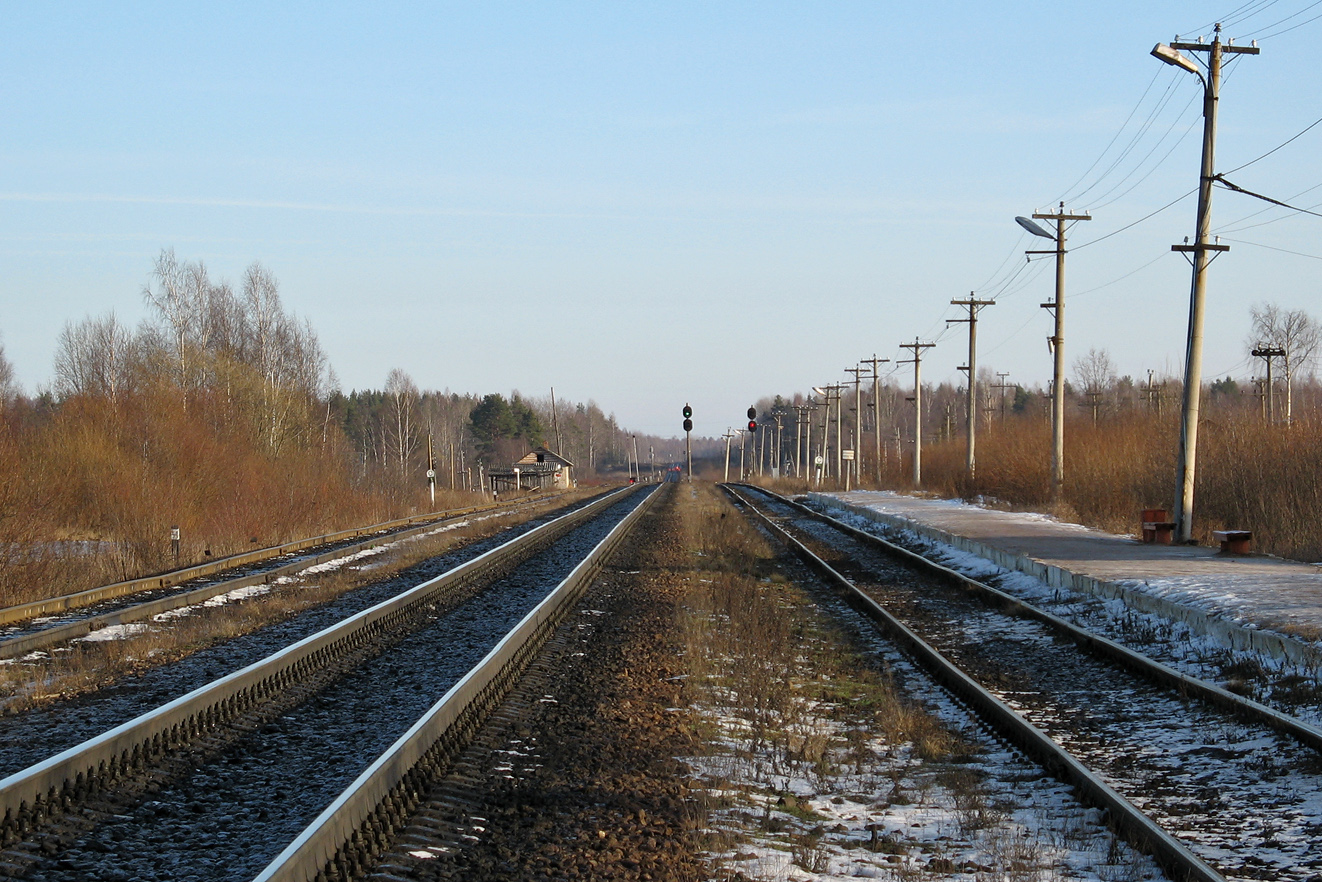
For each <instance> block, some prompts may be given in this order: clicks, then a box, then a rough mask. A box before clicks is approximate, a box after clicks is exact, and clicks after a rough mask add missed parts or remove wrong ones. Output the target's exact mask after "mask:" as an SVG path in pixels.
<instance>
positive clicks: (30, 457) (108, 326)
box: [0, 250, 674, 604]
mask: <svg viewBox="0 0 1322 882" xmlns="http://www.w3.org/2000/svg"><path fill="white" fill-rule="evenodd" d="M142 295H143V298H144V301H145V302H146V304H147V306H148V308H149V318H148V319H146V320H144V321H143V323H142V324H140V325H139V326H138V327H136V328H130V327H127V326H125V325H124V324H123V323H122V322H121V321H120V320H119V319H118V318H117V317H116V316H115V314H114V313H113V312H111V313H107V314H105V315H101V316H89V317H87V318H84V319H82V320H79V321H69V322H67V323H66V324H65V327H64V329H63V331H62V332H61V334H60V338H59V341H58V345H57V351H56V356H55V364H54V373H53V380H52V383H51V386H50V388H49V389H47V390H44V391H42V392H41V393H39V394H37V395H33V396H25V395H22V394H20V393H19V391H18V389H17V388H16V385H15V382H14V372H13V369H12V366H11V365H10V363H9V362H8V361H7V360H6V359H5V357H4V351H3V347H0V468H2V469H3V472H4V475H5V481H4V482H3V487H0V604H8V603H12V602H18V601H17V600H16V598H22V597H23V596H25V595H27V594H28V593H30V592H31V591H32V590H37V593H39V594H41V595H44V596H49V594H52V593H61V592H60V591H52V590H50V589H49V587H48V586H43V587H40V588H36V587H34V586H39V585H42V584H43V583H45V582H49V581H50V580H56V581H59V582H64V583H67V587H68V588H69V589H70V590H73V589H77V588H79V587H84V586H85V585H87V584H91V583H96V582H101V581H109V580H113V579H119V578H127V577H131V576H136V575H140V574H143V573H148V572H153V571H156V570H159V569H160V568H162V567H164V566H166V564H167V563H168V561H167V559H166V555H167V553H168V552H169V551H170V549H171V544H170V531H171V528H172V527H176V526H177V527H179V529H180V532H181V535H182V546H183V552H184V555H183V556H184V557H185V558H187V559H201V558H203V557H205V556H207V555H210V556H220V555H224V554H228V553H232V552H235V551H238V550H242V549H246V548H249V547H252V546H253V545H268V544H272V543H275V542H280V541H285V540H289V539H294V538H301V537H304V536H311V535H319V534H321V533H324V532H329V531H332V530H335V529H342V528H345V527H347V526H359V525H362V524H365V523H370V522H375V521H380V520H386V519H389V518H392V517H397V516H402V515H405V514H412V513H416V512H418V511H422V510H426V509H427V508H429V506H430V505H431V503H430V498H429V495H428V485H427V479H426V471H427V468H428V465H429V463H428V459H427V454H428V447H429V440H430V448H431V451H432V453H433V459H432V461H431V464H432V465H434V467H435V469H436V474H437V491H438V496H437V502H436V505H437V507H438V508H443V507H445V506H446V505H451V504H467V497H466V495H464V496H462V497H461V496H460V494H465V493H466V491H468V492H472V491H476V490H477V489H478V487H479V486H480V484H479V475H480V474H481V470H482V469H483V468H486V467H490V466H492V465H508V464H509V463H510V462H511V461H512V460H513V459H515V458H517V457H519V456H521V455H522V454H524V453H526V452H527V451H528V450H529V449H531V448H532V447H533V446H535V445H539V444H545V445H547V446H548V447H550V448H552V449H553V450H557V451H558V452H560V453H561V454H562V455H564V456H565V457H566V458H568V459H569V460H571V461H572V462H574V463H575V466H576V468H575V472H574V474H575V477H576V478H577V479H578V480H580V481H589V482H590V481H595V480H597V479H599V477H600V476H603V475H614V476H615V477H617V478H618V479H623V478H624V476H625V473H626V471H627V468H628V465H627V461H628V459H629V458H630V457H632V456H633V444H634V439H633V438H632V437H631V435H630V433H628V432H627V431H626V430H625V429H623V428H621V427H620V426H619V425H618V424H617V423H616V420H615V417H614V415H613V414H606V413H603V412H602V410H601V409H600V408H599V407H598V406H597V405H596V404H595V403H593V402H590V401H589V402H587V403H574V402H570V401H564V400H557V401H556V403H555V409H554V412H553V411H552V407H551V400H550V395H549V394H548V395H547V396H546V397H526V396H522V395H520V394H519V393H518V392H514V393H512V394H511V395H509V396H508V397H506V396H505V395H502V394H499V393H489V394H484V395H476V394H462V393H456V392H450V391H448V390H447V391H427V390H422V389H419V387H418V386H417V384H416V383H415V382H414V380H413V379H412V378H411V377H409V376H408V375H407V374H406V373H404V372H403V371H401V370H398V369H396V370H392V371H390V372H389V375H388V376H387V378H386V382H385V386H384V388H382V389H380V390H356V391H351V392H348V393H345V392H343V391H341V390H340V389H339V388H338V383H337V381H336V378H335V373H334V371H333V369H332V367H331V365H330V363H329V360H328V358H327V356H326V353H325V351H324V350H323V349H322V347H321V344H320V343H319V341H318V339H317V334H316V332H315V330H314V329H313V327H312V325H311V323H310V322H308V321H307V320H300V319H299V318H298V317H296V316H295V315H293V314H292V313H290V312H289V311H287V310H286V309H285V308H284V306H283V305H282V303H281V301H280V294H279V286H278V283H277V281H276V278H275V276H274V275H272V273H271V272H270V271H269V270H268V269H267V268H266V267H264V266H262V265H261V264H260V263H254V264H252V265H251V266H249V267H248V268H247V270H246V271H245V272H244V274H243V277H242V279H241V280H240V283H239V285H238V287H237V288H235V287H232V286H231V285H230V284H229V283H227V282H225V281H222V280H216V279H213V278H211V276H210V275H209V273H208V272H207V269H206V267H205V266H204V265H203V264H202V263H201V262H189V261H181V260H179V259H178V258H177V257H176V256H175V254H174V252H173V251H172V250H166V251H163V252H162V253H161V254H160V256H159V257H158V258H157V259H156V261H155V264H154V266H153V267H152V271H151V275H150V280H149V282H148V284H147V285H146V286H145V287H144V289H143V292H142ZM547 391H548V393H549V392H550V390H549V389H548V390H547ZM637 443H638V444H640V445H641V451H642V456H643V457H644V462H646V459H645V458H646V456H647V451H648V447H649V445H658V449H659V445H661V444H664V443H667V442H663V441H662V440H661V439H653V438H639V439H637ZM668 443H669V444H670V445H671V446H673V444H674V442H673V440H671V441H669V442H668ZM448 494H454V495H453V496H450V495H448Z"/></svg>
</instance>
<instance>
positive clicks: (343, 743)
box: [0, 488, 652, 879]
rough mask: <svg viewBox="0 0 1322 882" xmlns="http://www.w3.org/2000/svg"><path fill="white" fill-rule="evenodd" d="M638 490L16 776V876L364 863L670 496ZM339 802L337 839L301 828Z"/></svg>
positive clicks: (4, 866) (198, 874)
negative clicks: (653, 504)
mask: <svg viewBox="0 0 1322 882" xmlns="http://www.w3.org/2000/svg"><path fill="white" fill-rule="evenodd" d="M638 490H639V488H633V489H632V490H630V491H622V492H620V493H617V494H612V495H610V496H609V497H606V498H603V499H600V500H598V501H596V502H594V503H592V504H591V505H589V506H587V507H585V508H583V509H581V510H579V511H577V512H573V513H571V514H569V515H565V516H563V517H560V518H557V519H556V520H554V521H551V522H548V523H546V524H543V525H541V526H539V527H537V528H535V529H533V530H531V531H529V532H528V533H526V534H524V535H523V536H520V537H519V538H517V539H515V540H512V541H510V542H507V543H505V544H504V545H502V546H499V547H497V548H494V549H492V550H490V551H488V552H486V553H484V554H482V555H480V556H479V557H477V558H475V559H473V560H471V561H469V562H468V563H465V564H463V565H461V566H459V567H456V568H454V569H452V570H450V571H449V572H447V573H445V574H444V575H441V576H438V577H436V578H434V579H430V580H428V581H426V582H423V583H422V584H420V585H417V586H415V587H413V588H411V589H410V590H408V591H405V592H403V593H402V594H400V595H398V596H397V597H395V598H392V599H390V600H387V601H384V602H382V603H380V604H377V605H376V606H374V607H372V608H370V609H367V610H364V611H362V612H360V613H357V614H356V615H353V616H350V617H349V618H347V619H345V620H344V621H343V622H340V623H339V624H337V625H334V626H333V627H330V628H327V629H325V630H323V631H321V632H318V633H316V634H313V635H311V636H308V637H305V638H303V639H301V640H299V641H298V642H296V643H294V644H292V645H290V646H287V647H285V648H284V649H282V650H281V651H279V652H277V653H275V654H274V655H272V656H270V657H268V658H267V659H264V660H262V661H260V662H257V663H255V664H252V665H249V666H248V667H246V668H244V669H242V670H239V671H236V672H234V673H232V674H229V675H227V676H224V677H222V678H220V679H218V680H215V681H213V682H211V683H208V684H207V685H205V686H202V687H200V688H198V689H195V690H193V692H191V693H189V694H188V695H185V696H183V697H181V698H178V699H175V700H174V701H171V702H169V703H167V704H165V705H163V706H161V707H159V708H156V709H155V710H152V711H150V712H149V713H146V714H144V715H142V716H140V717H139V718H137V719H135V720H132V721H129V722H127V723H124V724H123V725H120V726H117V727H116V728H114V729H112V730H110V731H108V732H105V733H104V734H102V735H100V736H98V737H96V738H93V739H90V740H89V741H87V742H85V743H83V744H81V745H78V746H76V747H74V748H71V749H69V750H66V751H64V752H62V753H61V754H59V755H57V756H54V757H50V758H48V759H46V760H45V761H43V762H40V763H37V764H35V765H33V766H31V767H29V768H27V769H25V770H22V771H20V772H16V773H15V774H11V775H10V776H9V777H7V778H5V779H4V780H2V781H0V808H2V809H3V815H2V817H3V821H0V836H2V837H3V845H4V850H3V852H0V870H3V871H4V872H8V873H9V874H10V875H15V876H21V877H23V878H29V879H69V878H98V879H119V878H122V879H155V878H159V879H193V878H196V879H250V878H252V877H253V876H254V875H256V874H257V873H258V872H259V871H261V870H262V867H263V866H264V865H265V864H266V863H267V862H268V861H270V860H271V859H272V858H273V857H275V856H276V854H277V853H278V852H279V850H280V848H281V846H282V845H284V844H285V843H286V842H289V841H291V840H295V839H296V837H297V841H296V845H297V846H298V847H297V848H295V852H296V853H297V854H298V855H301V857H296V858H294V859H290V860H286V861H284V862H283V863H282V864H281V865H280V866H282V867H284V868H285V869H282V870H279V871H278V872H275V874H274V875H272V873H271V872H268V873H267V874H266V877H269V878H295V877H296V874H297V873H299V872H303V871H304V870H306V869H307V868H308V867H313V869H312V870H311V871H310V875H306V876H304V877H303V878H314V877H315V876H316V873H317V872H320V871H321V870H323V869H324V868H325V867H326V866H327V864H328V862H332V863H333V862H335V861H339V863H338V864H336V865H337V866H340V867H342V868H346V869H347V868H349V867H351V866H353V865H354V863H355V862H356V861H357V862H360V861H361V860H362V859H364V856H365V855H368V854H370V852H371V850H372V848H373V847H374V845H373V843H374V842H375V838H376V837H377V834H375V833H373V834H372V835H369V836H368V837H367V838H364V837H363V836H362V835H361V833H359V835H357V836H355V833H356V832H357V831H360V830H361V829H363V828H364V825H367V827H368V828H370V827H371V824H372V819H373V818H378V817H385V816H387V815H389V814H390V812H391V811H392V810H396V809H397V808H398V806H399V805H401V804H403V803H407V801H408V799H407V793H408V792H409V788H410V787H411V788H416V787H417V786H418V781H419V780H420V776H421V777H425V776H426V775H428V774H430V773H431V772H429V771H428V769H435V768H437V767H438V766H439V765H441V764H443V763H444V758H445V757H448V756H450V755H452V754H453V753H454V752H455V751H457V750H458V749H460V748H461V747H462V746H463V743H464V742H465V740H466V739H467V738H468V737H469V736H470V735H471V732H472V731H473V730H474V728H475V725H476V723H477V721H479V720H480V718H481V716H482V715H483V714H484V713H485V712H486V710H487V709H489V708H490V707H491V706H492V705H493V704H494V703H495V702H496V701H497V699H498V698H499V696H500V695H501V693H502V692H503V691H504V689H506V688H507V687H508V685H509V683H510V682H511V681H512V679H513V678H514V677H515V676H516V675H517V673H518V671H519V670H520V668H521V667H522V665H523V664H524V663H525V662H526V660H527V658H528V657H529V655H530V653H532V652H533V651H534V649H535V648H536V646H537V645H538V643H539V641H540V640H541V639H542V638H544V637H545V635H546V634H547V632H548V629H550V628H552V627H553V626H554V623H555V621H556V619H557V616H558V615H559V612H560V610H561V609H562V608H563V607H564V605H565V604H566V603H568V602H569V600H571V599H572V598H573V597H574V596H575V594H576V592H577V591H578V590H580V589H581V587H582V585H583V584H585V581H586V580H587V579H588V578H590V576H591V574H592V573H593V572H594V570H595V568H596V567H597V566H599V562H600V560H601V559H602V557H603V556H604V555H605V554H606V553H608V552H609V550H610V548H611V547H613V545H614V544H615V543H616V542H618V541H619V539H620V537H621V536H622V535H623V534H624V533H625V532H626V531H627V530H628V528H629V527H630V526H631V525H632V523H633V522H634V519H635V518H636V517H637V514H636V513H637V512H639V511H640V510H641V509H642V507H643V505H645V504H646V502H647V501H648V500H650V499H651V498H652V495H651V494H649V493H648V492H641V493H640V492H638ZM640 503H642V504H640ZM511 629H512V630H511ZM442 694H444V695H445V696H446V697H445V699H444V700H442V701H441V702H439V703H437V704H435V705H433V702H434V701H435V699H436V696H438V695H442ZM401 733H404V736H405V737H401ZM397 739H398V740H397ZM378 757H380V759H377V758H378ZM374 759H376V762H375V763H373V762H372V761H373V760H374ZM406 759H407V760H408V762H405V760H406ZM418 759H421V761H422V766H417V765H416V763H415V762H414V761H416V760H418ZM365 767H370V768H368V769H367V771H364V768H365ZM360 773H361V774H360ZM355 778H358V780H359V784H357V785H355V787H351V788H350V789H349V790H347V791H345V790H344V788H345V787H346V785H349V784H351V782H354V781H355ZM363 782H365V783H363ZM401 782H404V791H403V792H402V795H401V794H399V793H396V795H395V796H392V795H391V794H392V793H395V792H396V791H398V790H399V787H400V785H401ZM355 788H356V789H355ZM341 791H344V792H341ZM337 794H339V796H337ZM347 794H351V795H347ZM401 799H402V800H403V803H401V802H400V800H401ZM327 805H330V806H331V807H332V808H331V809H329V810H328V812H329V814H328V815H327V817H328V818H329V819H330V820H328V821H325V822H323V823H321V824H319V825H314V826H315V827H316V829H318V830H319V831H321V832H319V833H316V834H311V833H307V832H305V833H304V834H302V835H299V830H300V829H302V828H303V827H304V825H306V824H307V823H308V821H309V820H311V819H313V818H314V817H316V815H317V812H319V811H321V810H322V809H323V808H325V807H326V806H327ZM346 831H347V832H346ZM341 834H344V835H343V837H341ZM337 837H341V838H337ZM300 843H301V844H300ZM346 843H347V844H346ZM355 843H356V844H355ZM291 848H293V847H291ZM309 854H310V855H312V857H308V856H307V855H309ZM314 865H315V866H314ZM290 868H294V869H290ZM290 873H294V874H295V875H289V874H290Z"/></svg>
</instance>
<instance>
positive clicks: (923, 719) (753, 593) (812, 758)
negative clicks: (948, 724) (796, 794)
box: [681, 485, 959, 771]
mask: <svg viewBox="0 0 1322 882" xmlns="http://www.w3.org/2000/svg"><path fill="white" fill-rule="evenodd" d="M684 502H685V503H686V504H684V505H682V506H681V513H682V522H683V524H684V529H685V532H686V534H687V541H688V544H689V547H690V548H692V549H693V552H694V555H695V558H696V559H697V560H696V565H697V571H698V579H697V581H696V584H695V586H694V588H693V590H692V591H691V592H690V595H689V605H688V608H687V610H686V612H685V614H684V616H683V618H682V621H681V627H682V629H683V633H684V635H685V645H686V652H685V658H686V662H687V664H688V665H689V668H690V677H691V682H693V683H694V684H702V685H700V686H699V687H698V688H700V689H701V690H702V691H703V692H704V694H705V701H706V702H708V703H712V704H714V705H715V706H716V707H718V708H720V709H721V712H722V713H724V714H727V715H728V716H730V717H732V718H737V719H740V720H742V721H743V724H744V726H745V727H746V728H745V735H746V745H745V748H744V749H745V751H746V754H747V756H748V757H749V758H750V759H751V758H752V757H754V756H756V755H762V754H765V755H766V756H771V757H780V758H781V760H782V761H783V762H785V763H794V764H800V765H802V764H806V765H807V766H808V767H814V766H815V765H816V764H820V763H826V762H830V761H831V760H830V759H829V757H830V756H831V755H832V754H833V751H832V749H831V748H832V746H833V744H832V740H831V738H829V737H828V736H826V735H824V734H823V733H825V732H828V731H830V730H832V729H834V728H835V727H837V726H841V725H842V726H844V727H845V728H854V729H857V730H859V731H874V732H875V731H880V732H884V733H885V734H886V736H887V740H888V741H890V742H891V743H894V744H902V743H909V744H912V745H913V746H914V748H915V752H916V753H917V754H919V755H920V756H922V757H924V758H928V759H935V758H939V757H944V756H947V755H948V754H949V753H950V752H951V751H953V750H956V749H958V747H959V741H958V739H957V738H955V737H954V736H952V735H951V733H949V732H948V731H947V730H946V729H945V728H944V727H943V726H942V725H941V724H940V723H939V722H938V721H937V720H936V719H935V718H934V717H932V716H931V715H930V714H928V713H927V712H926V711H925V710H924V709H923V708H922V707H921V706H919V705H916V704H914V703H912V702H910V701H907V700H905V699H904V698H903V697H902V696H901V695H900V694H899V692H898V691H897V690H896V687H895V685H894V683H893V682H892V681H891V679H890V678H889V676H887V675H886V674H885V672H883V671H880V670H878V669H876V668H875V667H874V666H872V665H870V664H869V663H867V662H866V660H865V658H864V656H863V655H861V654H859V653H858V652H856V651H854V650H852V649H851V648H850V647H851V646H852V641H851V639H850V638H849V637H848V636H847V635H846V634H845V633H844V632H842V631H840V630H839V628H838V627H837V626H836V625H835V624H834V623H832V622H831V621H830V620H829V619H828V618H827V617H825V616H824V615H823V614H822V613H821V612H820V611H819V610H818V609H817V608H816V606H815V605H814V604H813V603H812V601H811V599H810V598H809V597H808V595H807V594H805V593H804V591H803V589H801V588H800V587H798V586H797V585H794V584H793V583H791V582H789V581H787V580H786V579H785V577H784V576H783V575H782V574H781V573H780V572H779V568H778V566H777V564H776V562H775V560H774V556H773V552H772V550H771V547H770V546H769V545H768V543H767V540H766V539H765V538H764V537H763V535H762V534H761V533H759V532H758V531H757V530H756V529H755V528H754V527H753V526H752V525H751V524H750V523H749V522H748V521H747V520H746V519H745V518H744V517H743V516H742V515H740V514H739V513H737V512H736V510H735V509H734V508H733V507H732V506H731V505H730V504H729V503H728V502H727V501H726V500H725V499H724V498H721V497H718V496H717V495H716V491H715V489H714V488H711V487H710V486H709V485H695V488H694V490H693V491H692V494H691V496H690V498H688V499H686V500H684ZM841 709H848V715H849V718H848V719H836V716H837V715H838V713H839V712H840V710H841ZM823 714H825V715H827V716H829V717H830V720H829V722H828V720H827V718H826V717H821V718H819V717H820V716H821V715H823ZM775 764H776V763H773V765H775ZM823 771H824V770H823Z"/></svg>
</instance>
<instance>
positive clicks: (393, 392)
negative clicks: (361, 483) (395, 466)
mask: <svg viewBox="0 0 1322 882" xmlns="http://www.w3.org/2000/svg"><path fill="white" fill-rule="evenodd" d="M386 397H387V399H388V401H389V405H390V416H391V421H392V422H393V426H391V436H390V439H389V443H390V448H391V451H390V452H391V453H392V454H393V458H396V459H397V461H398V463H399V477H400V480H401V481H402V480H404V479H405V478H407V476H408V462H409V458H410V457H411V456H412V455H413V453H414V452H415V451H416V450H417V449H418V425H417V412H418V387H417V386H416V385H415V384H414V382H413V379H412V378H411V377H410V376H409V375H408V374H406V373H405V372H404V371H402V370H400V369H399V368H394V369H393V370H391V372H390V375H389V376H388V377H386Z"/></svg>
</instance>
